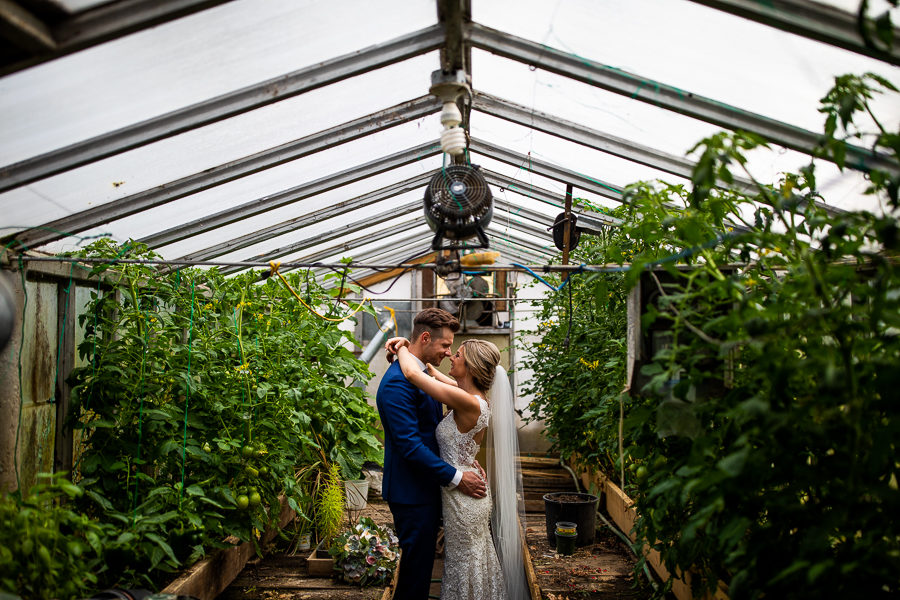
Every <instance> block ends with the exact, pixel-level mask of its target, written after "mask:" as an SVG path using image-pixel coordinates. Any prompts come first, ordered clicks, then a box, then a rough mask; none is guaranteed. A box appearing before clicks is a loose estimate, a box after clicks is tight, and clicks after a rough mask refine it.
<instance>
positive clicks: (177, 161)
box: [0, 53, 440, 225]
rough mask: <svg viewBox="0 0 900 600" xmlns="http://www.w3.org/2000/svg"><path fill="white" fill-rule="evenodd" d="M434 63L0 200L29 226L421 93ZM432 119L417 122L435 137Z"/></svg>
mask: <svg viewBox="0 0 900 600" xmlns="http://www.w3.org/2000/svg"><path fill="white" fill-rule="evenodd" d="M437 64H438V58H437V53H430V54H427V55H423V56H420V57H416V58H414V59H411V60H407V61H404V62H402V63H398V64H395V65H391V66H388V67H385V68H383V69H378V70H375V71H371V72H369V73H366V74H364V75H361V76H358V77H354V78H351V79H349V80H346V81H342V82H339V83H336V84H333V85H330V86H326V87H324V88H320V89H317V90H313V91H311V92H308V93H306V94H302V95H300V96H297V97H294V98H290V99H287V100H284V101H282V102H278V103H276V104H272V105H270V106H267V107H264V108H261V109H258V110H254V111H251V112H248V113H245V114H242V115H239V116H236V117H232V118H230V119H226V120H224V121H220V122H218V123H214V124H211V125H207V126H205V127H201V128H199V129H195V130H192V131H189V132H187V133H184V134H181V135H178V136H175V137H172V138H168V139H164V140H161V141H159V142H156V143H153V144H149V145H147V146H144V147H141V148H137V149H135V150H132V151H130V152H125V153H123V154H119V155H116V156H112V157H110V158H107V159H105V160H101V161H98V162H96V163H92V164H89V165H86V166H84V167H81V168H78V169H75V170H72V171H69V172H66V173H63V174H60V175H57V176H55V177H50V178H47V179H44V180H41V181H38V182H35V183H33V184H31V185H29V186H25V187H23V188H19V189H16V190H12V191H10V192H7V193H5V194H0V205H3V206H9V207H10V210H9V212H8V213H7V214H8V218H9V220H10V221H9V222H10V223H13V224H16V225H33V224H38V223H45V222H48V221H50V220H53V219H58V218H61V217H63V216H66V215H68V214H71V213H75V212H78V211H81V210H85V209H87V208H91V207H94V206H97V205H100V204H104V203H106V202H111V201H114V200H117V199H119V198H125V197H127V196H129V195H131V194H134V193H137V192H141V191H144V190H149V189H152V188H155V187H157V186H160V185H163V184H166V183H169V182H171V181H175V180H177V179H179V178H182V177H186V176H189V175H192V174H194V173H199V172H202V171H205V170H207V169H210V168H212V167H216V166H218V165H222V164H225V163H228V162H230V161H234V160H237V159H240V158H242V157H245V156H248V155H251V154H254V153H257V152H260V151H263V150H266V149H268V148H272V147H275V146H278V145H281V144H284V143H287V142H291V141H293V140H296V139H298V138H302V137H304V136H308V135H310V134H312V133H316V132H318V131H322V130H325V129H328V128H330V127H334V126H337V125H340V124H342V123H345V122H348V121H351V120H354V119H359V118H362V117H365V116H366V115H369V114H372V113H375V112H377V111H380V110H383V109H386V108H389V107H391V106H395V105H397V104H399V103H402V102H405V101H408V100H411V99H413V98H416V97H419V96H422V95H424V94H426V93H427V89H428V72H429V70H430V69H432V68H433V67H434V66H435V65H437ZM373 88H375V89H379V90H381V91H380V92H379V93H378V94H371V93H369V92H370V91H371V90H372V89H373ZM435 119H436V117H435ZM435 119H432V121H433V122H432V123H430V124H426V123H425V122H422V123H421V127H422V128H423V129H426V130H430V131H431V132H432V133H433V137H435V139H436V136H437V132H439V129H440V123H439V122H437V121H436V120H435ZM416 127H417V128H418V125H417V126H416ZM375 137H376V138H377V137H378V136H377V135H376V136H375ZM398 143H399V142H398ZM388 147H389V146H388ZM396 149H397V150H400V149H401V148H400V147H399V146H397V147H396ZM374 156H375V155H373V157H374ZM303 160H309V159H303ZM347 166H348V167H349V166H351V164H349V163H348V164H347Z"/></svg>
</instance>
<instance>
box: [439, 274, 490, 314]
mask: <svg viewBox="0 0 900 600" xmlns="http://www.w3.org/2000/svg"><path fill="white" fill-rule="evenodd" d="M444 283H445V284H446V285H447V290H448V291H449V292H450V296H447V297H445V298H443V299H441V301H440V302H439V305H440V308H442V309H444V310H446V311H447V312H448V313H450V314H452V315H455V316H456V317H458V318H459V320H460V321H463V320H466V319H468V320H472V321H475V322H476V323H478V324H479V325H482V326H488V325H491V324H493V321H494V303H493V302H491V300H489V299H488V297H487V296H488V294H489V293H490V284H488V282H487V280H486V279H484V278H483V277H478V276H475V277H468V278H467V277H466V276H465V275H463V274H462V273H459V272H457V273H451V274H449V275H448V276H447V277H446V278H445V279H444Z"/></svg>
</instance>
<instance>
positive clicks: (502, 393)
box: [486, 365, 529, 600]
mask: <svg viewBox="0 0 900 600" xmlns="http://www.w3.org/2000/svg"><path fill="white" fill-rule="evenodd" d="M490 398H491V426H490V427H489V428H488V433H487V438H488V439H487V440H486V442H487V444H486V445H487V448H486V453H487V475H488V482H489V485H490V486H491V493H492V494H493V496H494V507H493V512H492V514H491V530H492V531H493V534H494V546H495V547H496V549H497V558H499V559H500V567H501V569H502V570H503V577H504V579H505V580H506V590H507V594H508V596H509V598H510V599H511V600H527V599H528V598H529V596H528V585H527V584H526V582H525V563H524V560H523V556H522V543H523V540H522V538H521V536H523V535H524V534H525V497H524V495H523V494H522V472H521V469H520V468H519V465H518V462H517V460H516V458H517V457H518V456H519V437H518V431H517V429H516V413H515V407H514V406H513V393H512V388H511V387H510V385H509V376H508V375H507V373H506V369H504V368H503V367H501V366H499V365H498V366H497V372H496V374H495V376H494V383H493V385H492V386H491V390H490Z"/></svg>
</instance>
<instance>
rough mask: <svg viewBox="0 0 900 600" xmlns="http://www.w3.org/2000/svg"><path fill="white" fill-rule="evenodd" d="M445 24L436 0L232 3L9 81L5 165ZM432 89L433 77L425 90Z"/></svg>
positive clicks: (1, 86)
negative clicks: (439, 13) (438, 16)
mask: <svg viewBox="0 0 900 600" xmlns="http://www.w3.org/2000/svg"><path fill="white" fill-rule="evenodd" d="M392 5H393V8H394V9H393V10H392V9H391V6H392ZM400 8H402V10H399V9H400ZM436 21H437V16H436V10H435V7H434V3H433V2H430V1H428V0H416V1H406V2H394V3H387V4H386V3H383V2H378V3H373V2H369V1H367V0H343V1H342V2H339V3H335V2H331V1H329V0H304V1H301V0H266V2H259V1H257V0H235V1H234V2H228V3H225V4H222V5H220V6H217V7H215V8H212V9H209V10H205V11H201V12H199V13H196V14H193V15H191V16H188V17H185V18H182V19H178V20H175V21H172V22H169V23H165V24H163V25H160V26H157V27H153V28H151V29H147V30H144V31H140V32H137V33H135V34H132V35H129V36H126V37H124V38H120V39H117V40H114V41H112V42H109V43H107V44H103V45H100V46H96V47H93V48H90V49H87V50H84V51H82V52H78V53H76V54H72V55H70V56H66V57H63V58H60V59H58V60H55V61H52V62H48V63H45V64H42V65H39V66H36V67H34V68H31V69H27V70H25V71H21V72H18V73H14V74H12V75H9V76H6V77H3V78H2V79H0V115H2V116H0V139H2V140H3V141H4V143H3V144H2V145H0V164H10V163H13V162H17V161H19V160H22V159H25V158H28V157H31V156H35V155H38V154H41V153H44V152H47V151H49V150H53V149H56V148H60V147H64V146H67V145H69V144H72V143H74V142H78V141H81V140H84V139H88V138H91V137H94V136H96V135H99V134H102V133H104V132H108V131H113V130H116V129H119V128H121V127H124V126H127V125H130V124H132V123H136V122H140V121H144V120H146V119H148V118H151V117H154V116H158V115H161V114H165V113H168V112H170V111H173V110H175V109H178V108H181V107H184V106H188V105H191V104H194V103H197V102H200V101H203V100H208V99H210V98H214V97H217V96H219V95H222V94H224V93H226V92H230V91H234V90H237V89H241V88H244V87H246V86H250V85H253V84H256V83H259V82H262V81H266V80H268V79H271V78H274V77H277V76H280V75H283V74H286V73H290V72H293V71H296V70H298V69H301V68H304V67H308V66H311V65H315V64H317V63H319V62H322V61H325V60H327V59H329V58H334V57H336V56H339V55H343V54H347V53H350V52H355V51H358V50H361V49H364V48H366V47H369V46H371V45H374V44H378V43H381V42H385V41H388V40H391V39H393V38H396V37H399V36H401V35H404V34H407V33H411V32H413V31H417V30H419V29H422V28H425V27H428V26H430V25H433V24H434V23H435V22H436ZM427 85H428V73H424V74H423V77H422V87H423V88H427ZM417 95H418V94H417ZM358 99H359V98H358Z"/></svg>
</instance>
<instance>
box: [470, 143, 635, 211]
mask: <svg viewBox="0 0 900 600" xmlns="http://www.w3.org/2000/svg"><path fill="white" fill-rule="evenodd" d="M472 163H473V164H478V165H480V166H482V167H484V168H485V169H489V170H491V171H494V172H496V173H500V174H501V175H505V176H507V177H510V178H512V179H514V180H516V181H520V182H522V188H521V189H522V192H523V195H527V194H525V192H527V191H528V187H529V186H535V187H538V188H540V189H543V190H546V191H548V192H553V193H554V194H556V195H557V196H558V197H559V198H560V202H564V198H565V194H566V184H565V183H562V182H560V181H557V180H555V179H550V178H548V177H543V176H541V175H538V174H536V173H533V172H532V171H529V170H528V169H527V164H525V163H523V164H522V165H518V166H517V165H510V164H507V163H505V162H500V161H498V160H495V159H493V158H490V157H488V156H484V155H481V154H477V153H473V155H472ZM585 175H589V174H588V173H585ZM491 191H492V192H493V193H494V194H495V195H498V194H499V195H502V194H504V193H505V192H504V191H503V190H502V189H500V188H499V187H498V186H495V185H494V186H491ZM512 191H515V190H512ZM574 195H575V197H576V198H585V199H588V200H590V201H591V202H593V203H595V204H598V205H600V206H607V207H615V206H618V203H617V202H614V201H613V200H610V199H608V198H605V197H602V196H599V195H598V194H595V193H592V192H588V191H586V190H582V189H577V188H576V189H575V190H574ZM543 210H544V211H549V213H548V214H553V215H554V216H556V214H557V212H558V211H557V212H554V209H553V208H552V207H549V206H546V205H545V208H544V209H543Z"/></svg>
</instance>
